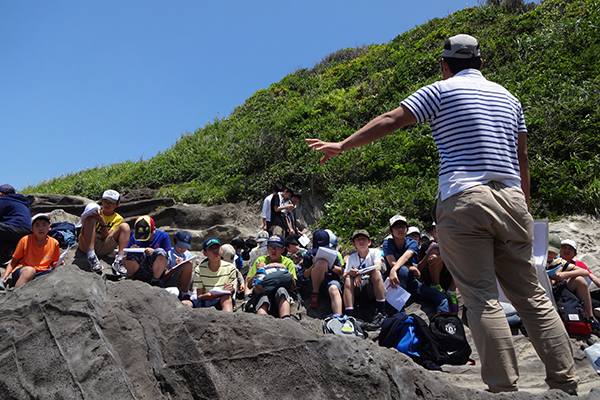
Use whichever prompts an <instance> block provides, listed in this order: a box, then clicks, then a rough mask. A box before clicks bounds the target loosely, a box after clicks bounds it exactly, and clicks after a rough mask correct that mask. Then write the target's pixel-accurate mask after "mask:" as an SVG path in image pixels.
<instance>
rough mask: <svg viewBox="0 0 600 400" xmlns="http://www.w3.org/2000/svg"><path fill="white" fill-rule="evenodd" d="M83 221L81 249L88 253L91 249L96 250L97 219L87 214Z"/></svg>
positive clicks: (80, 237)
mask: <svg viewBox="0 0 600 400" xmlns="http://www.w3.org/2000/svg"><path fill="white" fill-rule="evenodd" d="M81 223H82V227H81V233H80V234H79V249H80V250H81V251H83V252H85V253H87V252H88V251H89V250H94V242H95V240H96V220H95V219H94V218H92V217H91V216H90V215H86V216H85V217H84V218H83V220H82V221H81Z"/></svg>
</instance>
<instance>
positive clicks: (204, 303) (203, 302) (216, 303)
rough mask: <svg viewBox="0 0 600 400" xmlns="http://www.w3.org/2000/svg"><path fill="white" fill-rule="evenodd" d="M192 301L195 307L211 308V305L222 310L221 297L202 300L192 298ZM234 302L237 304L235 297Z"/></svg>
mask: <svg viewBox="0 0 600 400" xmlns="http://www.w3.org/2000/svg"><path fill="white" fill-rule="evenodd" d="M190 301H191V302H192V304H193V305H194V308H209V307H214V308H216V309H217V310H221V298H220V297H219V298H217V299H214V300H208V301H206V300H200V299H194V300H190ZM234 304H235V299H234Z"/></svg>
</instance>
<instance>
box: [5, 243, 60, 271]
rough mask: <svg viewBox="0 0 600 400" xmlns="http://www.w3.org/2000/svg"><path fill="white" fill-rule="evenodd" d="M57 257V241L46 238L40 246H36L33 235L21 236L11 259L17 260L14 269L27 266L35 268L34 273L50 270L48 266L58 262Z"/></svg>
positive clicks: (58, 255) (58, 252) (58, 254)
mask: <svg viewBox="0 0 600 400" xmlns="http://www.w3.org/2000/svg"><path fill="white" fill-rule="evenodd" d="M59 257H60V247H59V245H58V240H56V239H54V238H53V237H50V236H48V237H47V238H46V241H45V242H44V244H42V245H41V246H40V245H39V244H37V242H36V240H35V235H34V234H30V235H27V236H23V237H22V238H21V240H19V243H18V244H17V249H16V250H15V252H14V254H13V258H14V259H17V260H18V265H17V266H16V267H15V269H17V268H19V267H24V266H28V267H33V268H35V270H36V271H47V270H49V269H51V268H50V264H51V263H53V262H55V261H58V258H59Z"/></svg>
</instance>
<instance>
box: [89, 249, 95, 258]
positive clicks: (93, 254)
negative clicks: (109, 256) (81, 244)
mask: <svg viewBox="0 0 600 400" xmlns="http://www.w3.org/2000/svg"><path fill="white" fill-rule="evenodd" d="M92 257H97V256H96V251H95V250H94V249H92V250H88V251H87V258H92Z"/></svg>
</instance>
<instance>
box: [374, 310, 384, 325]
mask: <svg viewBox="0 0 600 400" xmlns="http://www.w3.org/2000/svg"><path fill="white" fill-rule="evenodd" d="M384 319H385V315H383V314H382V313H377V315H376V316H374V317H373V319H372V320H371V325H373V326H377V327H379V328H381V323H382V322H383V320H384Z"/></svg>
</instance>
